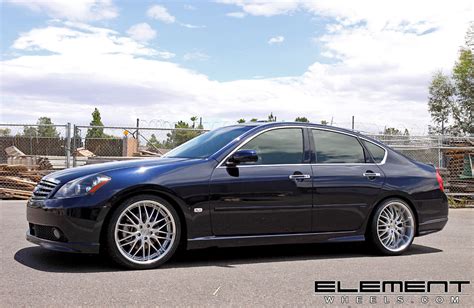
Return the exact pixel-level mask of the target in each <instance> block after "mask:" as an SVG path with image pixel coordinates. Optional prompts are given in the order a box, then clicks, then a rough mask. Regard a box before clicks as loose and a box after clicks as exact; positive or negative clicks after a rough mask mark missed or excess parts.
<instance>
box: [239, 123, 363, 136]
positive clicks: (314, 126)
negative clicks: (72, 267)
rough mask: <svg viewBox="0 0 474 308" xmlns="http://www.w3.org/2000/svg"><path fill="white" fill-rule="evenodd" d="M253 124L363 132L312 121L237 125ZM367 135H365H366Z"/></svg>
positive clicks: (253, 125) (352, 132) (248, 124)
mask: <svg viewBox="0 0 474 308" xmlns="http://www.w3.org/2000/svg"><path fill="white" fill-rule="evenodd" d="M239 125H240V126H251V127H268V128H270V127H285V126H304V127H313V128H322V129H330V130H333V131H339V132H342V133H349V134H353V135H358V136H361V133H360V132H358V131H354V130H350V129H346V128H341V127H336V126H331V125H324V124H316V123H310V122H250V123H242V124H237V126H239ZM364 137H365V136H364Z"/></svg>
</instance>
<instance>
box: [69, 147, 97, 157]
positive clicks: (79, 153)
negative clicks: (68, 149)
mask: <svg viewBox="0 0 474 308" xmlns="http://www.w3.org/2000/svg"><path fill="white" fill-rule="evenodd" d="M74 156H76V157H77V156H80V157H93V156H95V154H94V153H92V152H91V151H89V150H88V149H86V148H77V149H76V151H75V152H74Z"/></svg>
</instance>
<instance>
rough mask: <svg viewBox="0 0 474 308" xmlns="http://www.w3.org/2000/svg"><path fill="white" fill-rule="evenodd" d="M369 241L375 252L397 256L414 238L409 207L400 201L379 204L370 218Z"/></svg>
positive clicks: (411, 212) (413, 221)
mask: <svg viewBox="0 0 474 308" xmlns="http://www.w3.org/2000/svg"><path fill="white" fill-rule="evenodd" d="M370 227H371V228H370V232H369V240H370V242H371V243H372V244H373V247H374V248H375V249H376V250H377V252H379V253H381V254H384V255H399V254H402V253H403V252H404V251H406V250H407V249H408V248H409V247H410V245H411V243H412V242H413V239H414V238H415V216H414V215H413V211H412V210H411V208H410V206H409V205H408V204H407V203H406V202H405V201H403V200H400V199H389V200H386V201H385V202H383V203H381V204H380V205H379V206H378V207H377V209H376V211H375V214H374V216H373V218H372V222H371V226H370Z"/></svg>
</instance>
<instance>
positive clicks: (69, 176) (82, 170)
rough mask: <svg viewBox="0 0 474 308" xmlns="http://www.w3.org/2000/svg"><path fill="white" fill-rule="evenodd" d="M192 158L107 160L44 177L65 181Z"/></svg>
mask: <svg viewBox="0 0 474 308" xmlns="http://www.w3.org/2000/svg"><path fill="white" fill-rule="evenodd" d="M189 160H192V159H190V158H168V157H166V158H153V159H137V160H129V161H118V162H109V163H102V164H94V165H87V166H82V167H76V168H69V169H64V170H61V171H57V172H53V173H50V174H48V175H47V176H45V177H44V179H46V180H53V181H59V182H60V183H66V182H68V181H71V180H73V179H76V178H79V177H82V176H86V175H90V174H96V173H106V172H108V171H112V170H117V169H126V168H140V167H149V166H160V165H168V166H169V165H176V166H178V165H180V163H181V162H184V161H189ZM171 167H172V166H171Z"/></svg>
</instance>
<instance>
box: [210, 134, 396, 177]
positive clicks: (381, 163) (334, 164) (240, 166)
mask: <svg viewBox="0 0 474 308" xmlns="http://www.w3.org/2000/svg"><path fill="white" fill-rule="evenodd" d="M284 128H301V129H305V128H308V129H311V130H318V129H319V130H325V131H330V132H334V133H339V134H344V135H348V136H351V137H355V138H357V139H363V140H365V141H367V142H370V143H372V144H374V145H376V146H378V147H381V148H382V149H383V150H384V151H385V156H384V158H383V160H382V161H381V162H380V163H324V164H323V163H300V164H261V165H238V167H239V168H242V167H244V168H250V167H272V166H273V167H278V166H306V165H311V166H371V165H377V166H380V165H384V164H385V162H386V161H387V156H388V151H387V149H386V148H385V147H383V146H381V145H378V144H376V143H374V142H372V141H370V140H369V139H367V138H366V137H363V136H359V135H356V134H352V133H350V132H343V131H339V130H336V129H331V128H326V127H313V126H304V125H289V126H277V127H270V128H267V129H264V130H262V131H261V132H259V133H257V134H256V135H253V136H249V137H247V138H246V139H245V140H244V141H243V142H242V144H240V145H239V146H237V147H236V148H235V149H234V150H232V151H231V152H230V153H229V154H228V155H226V156H225V157H224V159H222V160H221V161H220V162H219V164H218V165H217V167H216V169H217V168H227V166H225V165H223V164H224V162H225V161H226V160H227V159H228V158H229V157H230V156H231V155H232V154H234V153H235V152H237V151H238V150H240V149H241V148H242V147H243V146H244V145H246V144H247V143H248V142H249V141H251V140H252V139H253V138H256V137H257V136H259V135H261V134H263V133H265V132H267V131H270V130H275V129H284ZM238 138H239V139H240V137H238ZM361 146H363V145H362V144H361Z"/></svg>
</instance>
